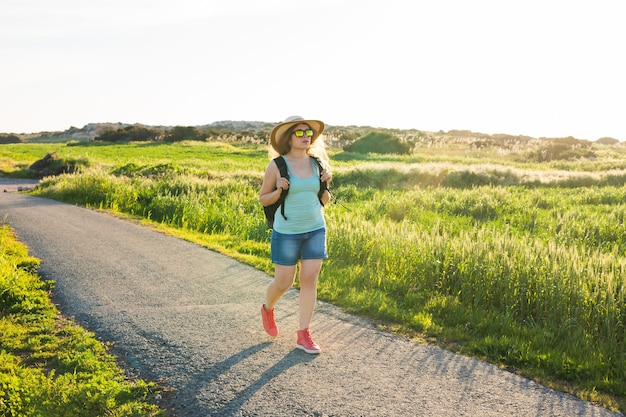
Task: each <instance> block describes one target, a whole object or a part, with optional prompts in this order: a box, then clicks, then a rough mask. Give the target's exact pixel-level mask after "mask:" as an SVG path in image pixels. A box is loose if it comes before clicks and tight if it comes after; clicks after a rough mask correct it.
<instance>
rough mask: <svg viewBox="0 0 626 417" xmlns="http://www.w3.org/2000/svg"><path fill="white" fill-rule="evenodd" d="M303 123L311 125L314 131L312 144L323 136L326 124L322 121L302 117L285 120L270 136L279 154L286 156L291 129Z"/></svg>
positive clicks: (291, 117)
mask: <svg viewBox="0 0 626 417" xmlns="http://www.w3.org/2000/svg"><path fill="white" fill-rule="evenodd" d="M301 123H304V124H307V125H309V127H310V128H311V129H313V137H312V138H311V144H313V142H315V140H316V139H317V138H318V137H319V135H321V134H322V132H323V131H324V122H322V121H320V120H307V119H304V118H302V117H301V116H290V117H288V118H287V119H285V121H284V122H282V123H279V124H277V125H276V126H275V127H274V129H272V133H271V134H270V143H271V144H272V148H274V149H275V150H276V151H277V152H278V153H279V154H281V155H284V154H286V153H287V152H288V151H289V145H288V144H289V135H288V134H287V133H288V132H289V129H291V128H292V127H293V126H295V125H299V124H301Z"/></svg>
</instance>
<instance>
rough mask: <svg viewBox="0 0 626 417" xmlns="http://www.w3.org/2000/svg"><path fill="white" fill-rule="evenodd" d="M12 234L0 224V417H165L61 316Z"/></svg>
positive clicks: (142, 387)
mask: <svg viewBox="0 0 626 417" xmlns="http://www.w3.org/2000/svg"><path fill="white" fill-rule="evenodd" d="M38 266H39V260H37V259H35V258H32V257H30V256H29V255H28V251H27V248H26V247H25V246H24V245H22V244H21V243H19V242H18V241H17V240H16V237H15V235H14V234H13V232H12V231H11V229H10V228H9V227H8V226H6V225H0V416H2V417H26V416H45V417H67V416H81V417H83V416H84V417H89V416H93V417H99V416H111V417H126V416H128V417H131V416H153V417H157V416H165V414H164V413H163V412H162V411H160V410H159V408H158V407H157V406H156V405H154V404H151V403H150V401H149V396H154V395H155V389H156V387H155V386H154V385H153V384H149V383H146V382H144V381H142V380H136V381H130V380H128V379H127V378H125V376H124V373H123V371H122V370H121V369H120V368H119V367H118V366H117V364H116V361H115V358H114V357H113V356H111V355H110V354H109V353H108V352H107V348H106V347H105V346H103V345H102V344H101V343H100V342H99V341H98V340H96V338H95V337H94V335H93V334H91V333H89V332H86V331H85V330H84V329H82V328H81V327H79V326H77V325H75V324H74V323H72V322H71V321H70V320H68V319H65V318H63V317H62V316H61V315H60V314H59V312H58V311H57V309H56V307H55V306H54V304H52V302H51V301H50V298H49V292H50V290H51V289H52V287H53V285H54V283H53V282H50V281H43V280H41V279H40V278H39V276H38V275H37V269H38Z"/></svg>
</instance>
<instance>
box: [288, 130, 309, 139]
mask: <svg viewBox="0 0 626 417" xmlns="http://www.w3.org/2000/svg"><path fill="white" fill-rule="evenodd" d="M293 134H294V135H296V137H297V138H301V137H303V136H304V135H307V136H308V137H312V136H313V129H304V130H302V129H298V130H295V131H294V132H293Z"/></svg>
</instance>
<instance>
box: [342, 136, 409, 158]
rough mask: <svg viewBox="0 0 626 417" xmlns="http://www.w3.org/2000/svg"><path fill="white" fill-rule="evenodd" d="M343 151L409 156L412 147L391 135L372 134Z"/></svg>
mask: <svg viewBox="0 0 626 417" xmlns="http://www.w3.org/2000/svg"><path fill="white" fill-rule="evenodd" d="M343 150H344V151H346V152H356V153H381V154H390V153H393V154H409V153H411V146H410V145H409V144H408V143H404V142H402V141H400V139H399V138H398V137H396V136H394V135H391V134H389V133H383V132H372V133H369V134H367V135H365V136H364V137H362V138H361V139H359V140H357V141H356V142H353V143H351V144H350V145H346V146H344V148H343Z"/></svg>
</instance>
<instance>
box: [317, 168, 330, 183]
mask: <svg viewBox="0 0 626 417" xmlns="http://www.w3.org/2000/svg"><path fill="white" fill-rule="evenodd" d="M320 179H321V180H322V181H324V182H326V183H327V184H330V182H331V181H332V179H333V174H331V173H330V171H329V170H327V169H324V170H322V173H321V174H320Z"/></svg>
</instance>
